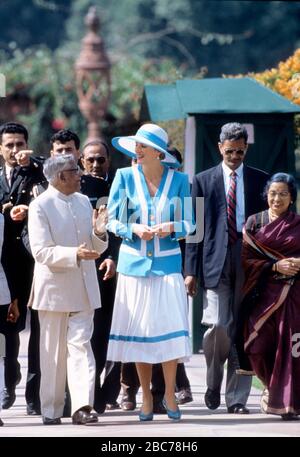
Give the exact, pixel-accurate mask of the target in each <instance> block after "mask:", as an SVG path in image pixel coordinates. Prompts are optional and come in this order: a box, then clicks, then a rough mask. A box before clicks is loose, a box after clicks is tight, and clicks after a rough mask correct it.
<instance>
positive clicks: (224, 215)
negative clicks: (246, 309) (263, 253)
mask: <svg viewBox="0 0 300 457" xmlns="http://www.w3.org/2000/svg"><path fill="white" fill-rule="evenodd" d="M247 141H248V134H247V130H246V129H245V127H243V126H242V125H241V124H238V123H236V122H233V123H229V124H225V125H223V127H222V129H221V134H220V142H219V144H218V146H219V151H220V154H221V156H222V159H223V160H222V162H221V163H220V164H219V165H217V166H216V167H213V168H210V169H209V170H206V171H203V172H201V173H199V174H197V175H196V176H195V177H194V180H193V186H192V197H193V199H194V200H195V199H196V197H204V214H205V224H204V237H203V240H202V241H201V242H198V243H186V255H185V276H186V278H185V284H186V288H187V292H188V294H189V295H191V296H192V297H194V296H195V295H196V293H197V279H198V278H199V280H200V281H199V282H200V285H201V286H202V287H203V317H202V324H204V325H205V326H207V330H206V332H205V334H204V337H203V351H204V355H205V359H206V365H207V376H206V381H207V391H206V394H205V397H204V399H205V403H206V406H207V407H208V408H209V409H217V408H218V407H219V405H220V390H221V384H222V380H223V372H224V364H225V362H226V360H227V379H226V393H225V401H226V406H227V410H228V413H235V414H247V413H249V410H248V409H247V408H246V406H245V405H246V402H247V399H248V396H249V393H250V389H251V380H252V378H251V377H250V376H242V375H237V374H236V371H235V368H236V365H235V363H234V352H233V351H232V350H231V347H232V338H233V336H234V332H235V329H236V324H237V322H236V321H237V315H238V310H239V305H240V303H241V291H242V285H243V279H244V278H243V270H242V264H241V248H242V226H243V224H244V222H245V220H246V219H247V218H248V216H250V215H251V214H254V213H257V212H259V211H262V210H263V209H265V207H266V205H265V202H264V201H263V200H262V197H261V195H262V191H263V189H264V186H265V184H266V182H267V180H268V178H269V175H268V174H266V173H264V172H263V171H261V170H257V169H255V168H252V167H249V166H247V165H245V164H244V163H243V162H244V159H245V157H246V152H247V149H248V143H247Z"/></svg>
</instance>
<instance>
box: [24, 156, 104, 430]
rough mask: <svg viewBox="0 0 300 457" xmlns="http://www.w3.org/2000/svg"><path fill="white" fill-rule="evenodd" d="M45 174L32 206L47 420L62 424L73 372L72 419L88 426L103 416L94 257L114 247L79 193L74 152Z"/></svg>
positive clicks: (34, 302)
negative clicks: (96, 405)
mask: <svg viewBox="0 0 300 457" xmlns="http://www.w3.org/2000/svg"><path fill="white" fill-rule="evenodd" d="M44 173H45V176H46V178H47V180H48V181H49V187H48V189H47V190H46V191H45V192H44V193H42V194H41V195H40V196H39V197H37V198H36V199H35V200H34V201H33V202H32V203H31V204H30V207H29V222H28V230H29V239H30V246H31V250H32V254H33V257H34V259H35V271H34V280H33V290H32V293H33V297H32V307H33V309H36V310H38V315H39V321H40V327H41V335H40V363H41V388H40V397H41V410H42V415H43V422H44V424H47V425H55V424H59V423H60V417H61V416H62V414H63V407H64V393H65V385H66V377H67V379H68V385H69V390H70V396H71V403H72V421H73V423H74V424H86V423H89V422H95V421H97V417H96V415H95V414H93V413H91V409H92V405H93V395H94V378H95V363H94V357H93V353H92V350H91V345H90V338H91V335H92V331H93V315H94V310H95V309H96V308H99V307H100V306H101V301H100V293H99V286H98V282H97V275H96V269H95V262H94V260H95V259H96V258H97V257H99V256H100V254H101V253H102V252H103V251H104V250H105V249H106V248H107V236H106V232H105V228H103V227H104V224H102V225H101V224H100V223H99V222H100V219H99V218H98V220H97V219H96V217H95V215H94V216H93V210H92V207H91V205H90V202H89V200H88V198H87V197H86V196H84V195H82V194H80V193H78V191H79V189H80V175H81V172H80V169H78V167H77V164H76V162H75V160H74V158H73V156H70V155H64V156H58V157H57V156H55V157H51V158H50V159H48V160H47V161H46V162H45V164H44ZM95 227H96V228H97V231H96V228H95ZM99 227H100V229H99ZM100 230H101V231H100Z"/></svg>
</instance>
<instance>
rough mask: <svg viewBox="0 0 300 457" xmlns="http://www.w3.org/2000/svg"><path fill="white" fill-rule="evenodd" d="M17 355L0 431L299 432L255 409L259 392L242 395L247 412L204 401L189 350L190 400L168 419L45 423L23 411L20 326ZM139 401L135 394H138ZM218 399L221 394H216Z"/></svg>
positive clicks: (298, 426) (200, 372)
mask: <svg viewBox="0 0 300 457" xmlns="http://www.w3.org/2000/svg"><path fill="white" fill-rule="evenodd" d="M21 336H22V344H21V356H20V361H21V365H22V381H21V383H20V384H19V385H18V387H17V400H16V402H15V404H14V406H13V407H12V408H10V409H9V410H3V411H2V414H1V417H2V420H3V421H4V424H5V425H4V427H1V428H0V437H43V436H47V437H54V436H56V437H75V436H76V437H105V438H108V439H111V440H113V438H116V437H153V438H154V437H235V436H248V437H254V436H300V421H299V422H297V421H296V422H283V421H282V420H281V418H279V417H276V416H269V415H264V414H261V413H260V410H259V407H258V405H259V399H260V392H259V391H258V390H256V389H252V391H251V395H250V398H249V401H248V407H249V408H250V411H251V414H250V415H245V416H237V415H234V414H227V411H226V408H225V406H224V403H222V404H221V406H220V407H219V408H218V409H217V410H216V411H210V410H208V409H207V408H206V406H205V404H204V398H203V397H204V393H205V390H206V386H205V361H204V357H203V355H202V354H199V355H194V356H193V357H192V359H191V360H190V362H189V363H188V364H187V372H188V376H189V379H190V382H191V385H192V391H193V395H194V402H193V403H188V404H187V405H184V406H182V407H181V410H182V420H181V421H180V422H179V423H174V422H172V421H170V420H169V419H168V418H167V416H164V415H157V416H155V417H154V420H153V422H149V423H140V422H139V420H138V413H137V411H132V412H124V411H121V410H116V411H110V412H106V413H105V414H103V415H101V416H100V417H99V422H98V423H97V424H91V425H88V426H76V425H72V424H71V419H69V418H64V419H62V422H63V424H62V425H60V426H45V425H43V424H42V422H41V417H39V416H35V417H34V416H27V415H26V408H25V400H24V381H25V379H26V369H27V366H26V365H27V359H26V345H27V341H28V334H27V333H26V332H23V333H22V334H21ZM138 400H139V401H140V397H139V399H138ZM222 401H224V396H222Z"/></svg>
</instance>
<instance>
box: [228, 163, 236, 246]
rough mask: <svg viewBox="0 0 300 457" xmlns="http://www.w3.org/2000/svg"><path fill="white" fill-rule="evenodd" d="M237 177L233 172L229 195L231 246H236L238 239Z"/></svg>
mask: <svg viewBox="0 0 300 457" xmlns="http://www.w3.org/2000/svg"><path fill="white" fill-rule="evenodd" d="M236 177H237V174H236V172H235V171H233V172H232V173H231V174H230V183H229V189H228V193H227V221H228V237H229V244H234V243H235V242H236V240H237V238H238V236H237V229H236Z"/></svg>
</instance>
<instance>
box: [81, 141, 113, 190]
mask: <svg viewBox="0 0 300 457" xmlns="http://www.w3.org/2000/svg"><path fill="white" fill-rule="evenodd" d="M81 163H82V166H83V168H84V169H85V171H86V173H88V174H90V175H91V176H94V178H101V179H103V180H104V181H105V182H107V184H108V185H109V186H110V184H111V182H112V178H111V176H110V174H109V149H108V146H107V144H106V143H105V142H104V141H102V140H93V141H89V142H88V143H86V144H85V145H84V146H83V149H82V159H81Z"/></svg>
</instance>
